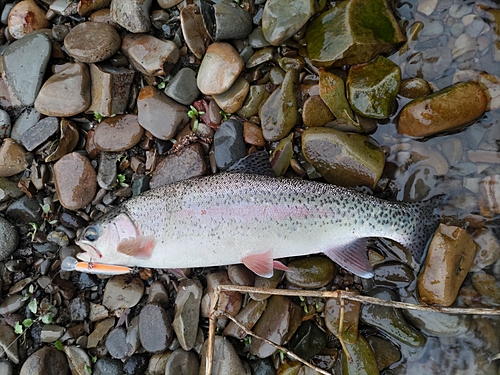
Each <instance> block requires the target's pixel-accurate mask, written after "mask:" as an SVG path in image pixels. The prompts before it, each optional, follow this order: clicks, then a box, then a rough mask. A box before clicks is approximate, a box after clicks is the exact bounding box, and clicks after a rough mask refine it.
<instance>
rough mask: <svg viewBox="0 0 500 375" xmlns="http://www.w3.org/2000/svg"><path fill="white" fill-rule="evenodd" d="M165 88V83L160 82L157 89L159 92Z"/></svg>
mask: <svg viewBox="0 0 500 375" xmlns="http://www.w3.org/2000/svg"><path fill="white" fill-rule="evenodd" d="M165 86H166V83H165V82H160V83H159V84H158V88H159V89H160V90H163V89H164V88H165Z"/></svg>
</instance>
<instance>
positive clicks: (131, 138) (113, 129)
mask: <svg viewBox="0 0 500 375" xmlns="http://www.w3.org/2000/svg"><path fill="white" fill-rule="evenodd" d="M143 134H144V129H143V128H142V127H141V125H140V124H139V122H138V117H137V116H136V115H118V116H114V117H108V118H105V119H104V120H102V121H101V122H100V123H99V125H97V128H96V129H95V133H94V142H95V145H96V147H97V148H98V149H99V150H101V151H108V152H118V151H125V150H128V149H130V148H132V147H134V146H135V145H136V144H137V143H139V141H140V140H141V138H142V135H143Z"/></svg>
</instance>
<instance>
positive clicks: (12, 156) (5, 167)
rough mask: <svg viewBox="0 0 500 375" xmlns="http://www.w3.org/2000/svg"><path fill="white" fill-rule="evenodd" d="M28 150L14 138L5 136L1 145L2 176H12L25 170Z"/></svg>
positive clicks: (0, 175) (0, 173) (0, 166)
mask: <svg viewBox="0 0 500 375" xmlns="http://www.w3.org/2000/svg"><path fill="white" fill-rule="evenodd" d="M27 156H28V155H27V152H26V150H25V149H24V147H22V146H21V145H19V144H17V143H16V141H14V140H13V139H12V138H5V139H4V140H3V143H2V146H0V177H10V176H14V175H16V174H18V173H19V172H22V171H24V169H25V168H26V166H27Z"/></svg>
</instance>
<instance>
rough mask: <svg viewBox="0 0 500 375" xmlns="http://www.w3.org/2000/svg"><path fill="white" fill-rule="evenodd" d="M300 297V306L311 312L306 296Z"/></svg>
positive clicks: (306, 311)
mask: <svg viewBox="0 0 500 375" xmlns="http://www.w3.org/2000/svg"><path fill="white" fill-rule="evenodd" d="M299 299H300V306H302V308H303V309H304V312H305V313H306V314H307V313H309V310H308V309H307V303H306V300H305V298H304V297H302V296H299Z"/></svg>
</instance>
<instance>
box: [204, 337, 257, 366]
mask: <svg viewBox="0 0 500 375" xmlns="http://www.w3.org/2000/svg"><path fill="white" fill-rule="evenodd" d="M207 343H208V340H207V341H205V344H204V345H203V351H202V356H201V361H200V364H201V366H200V374H205V373H206V363H207V352H208V345H207ZM212 374H213V375H227V374H241V375H250V370H246V368H245V367H244V366H243V363H242V362H241V359H240V357H239V356H238V354H237V353H236V350H235V349H234V347H233V345H231V343H230V342H229V340H227V339H226V338H224V337H222V336H215V341H214V354H213V367H212Z"/></svg>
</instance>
